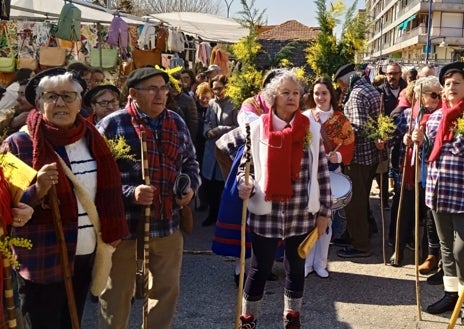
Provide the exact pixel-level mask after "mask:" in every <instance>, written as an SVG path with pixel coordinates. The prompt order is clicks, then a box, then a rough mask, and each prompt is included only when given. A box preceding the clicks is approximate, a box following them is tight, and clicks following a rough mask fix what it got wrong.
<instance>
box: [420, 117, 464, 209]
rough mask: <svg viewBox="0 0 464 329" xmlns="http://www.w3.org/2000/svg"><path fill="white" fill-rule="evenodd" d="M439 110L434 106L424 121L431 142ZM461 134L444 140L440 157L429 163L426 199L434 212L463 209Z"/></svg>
mask: <svg viewBox="0 0 464 329" xmlns="http://www.w3.org/2000/svg"><path fill="white" fill-rule="evenodd" d="M442 116H443V112H442V110H441V109H440V110H436V111H435V112H434V113H433V114H432V115H431V116H430V118H429V120H428V121H427V129H426V134H427V136H428V138H429V139H430V144H431V145H433V143H434V141H435V137H436V134H437V130H438V126H439V124H440V120H441V119H442ZM463 159H464V137H463V136H462V135H455V136H454V138H453V139H452V140H451V141H449V142H444V143H443V146H442V149H441V153H440V155H439V157H438V158H437V159H436V160H435V161H434V162H432V163H429V166H428V170H427V185H426V190H425V203H426V204H427V206H428V207H429V208H431V209H432V210H434V211H436V212H445V213H463V212H464V188H463V186H464V161H463Z"/></svg>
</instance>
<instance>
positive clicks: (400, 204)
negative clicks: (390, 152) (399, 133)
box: [393, 88, 422, 265]
mask: <svg viewBox="0 0 464 329" xmlns="http://www.w3.org/2000/svg"><path fill="white" fill-rule="evenodd" d="M421 89H422V88H421ZM414 106H415V95H414V101H413V103H412V106H411V114H410V116H409V127H408V134H411V131H412V120H413V113H414ZM407 154H408V147H406V151H405V153H404V160H403V170H402V173H401V186H400V199H399V201H398V212H397V214H396V229H395V253H394V256H395V257H393V264H394V265H398V262H399V251H400V224H401V210H402V208H403V196H404V182H405V177H404V176H405V172H406V166H407V164H408V156H407Z"/></svg>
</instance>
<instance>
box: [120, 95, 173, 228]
mask: <svg viewBox="0 0 464 329" xmlns="http://www.w3.org/2000/svg"><path fill="white" fill-rule="evenodd" d="M126 111H127V112H128V113H129V114H130V115H131V117H132V125H133V126H134V129H135V131H136V132H137V135H138V136H139V138H140V133H141V131H144V132H145V136H146V140H147V150H148V152H147V153H148V154H147V157H148V169H149V172H150V180H151V184H152V185H153V186H155V187H156V190H155V196H154V198H153V209H152V210H154V211H151V214H152V217H153V218H154V219H155V220H159V219H162V218H164V219H172V208H173V201H174V193H173V191H172V188H173V186H174V181H175V180H176V177H177V170H176V164H175V163H174V161H173V159H176V158H177V154H178V152H179V147H180V141H179V137H178V136H177V132H178V128H177V125H176V123H175V121H174V120H172V119H169V117H168V114H169V112H168V111H167V110H165V111H164V112H163V113H161V114H160V119H161V118H162V116H164V118H162V119H161V120H162V125H161V128H160V129H161V134H160V137H159V138H158V140H157V139H156V138H155V136H154V135H153V130H152V129H151V128H150V127H148V128H147V127H146V123H145V121H144V120H143V119H142V118H141V117H140V114H139V113H138V112H137V109H136V106H135V104H134V102H133V101H132V99H131V98H130V97H129V98H128V101H127V104H126Z"/></svg>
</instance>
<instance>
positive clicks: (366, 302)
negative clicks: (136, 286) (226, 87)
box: [82, 188, 461, 329]
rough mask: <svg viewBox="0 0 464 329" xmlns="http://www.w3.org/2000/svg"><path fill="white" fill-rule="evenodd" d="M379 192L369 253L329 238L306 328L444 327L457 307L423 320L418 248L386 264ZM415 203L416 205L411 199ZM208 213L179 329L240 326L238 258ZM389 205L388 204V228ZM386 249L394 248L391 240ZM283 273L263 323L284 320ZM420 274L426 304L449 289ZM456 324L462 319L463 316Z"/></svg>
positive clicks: (311, 280)
mask: <svg viewBox="0 0 464 329" xmlns="http://www.w3.org/2000/svg"><path fill="white" fill-rule="evenodd" d="M373 191H374V193H373V195H372V198H371V207H372V209H373V212H374V215H375V217H376V220H377V223H378V227H379V233H377V234H374V235H373V237H372V250H373V255H372V256H371V257H369V258H359V259H352V260H346V259H342V258H339V257H337V256H336V251H337V250H338V249H339V248H338V247H335V246H331V247H330V254H329V271H330V277H329V278H328V279H320V278H318V277H316V276H315V275H310V276H309V277H308V278H307V279H306V289H305V294H304V305H303V308H302V328H305V329H307V328H321V329H325V328H327V329H329V328H330V329H336V328H340V329H342V328H343V329H345V328H353V329H372V328H388V329H390V328H391V329H397V328H408V329H409V328H420V329H435V328H446V327H447V323H448V320H449V317H450V316H451V312H448V313H445V314H443V315H430V314H427V313H425V312H421V316H422V321H418V309H417V305H416V283H415V271H414V254H413V252H411V251H409V250H406V251H405V264H406V265H405V266H403V267H400V268H394V267H391V266H387V265H384V264H383V257H382V254H383V253H382V232H381V227H382V226H381V219H380V218H381V217H380V211H379V199H378V196H377V195H375V194H376V193H375V188H374V189H373ZM411 206H412V205H411ZM205 217H206V213H197V214H196V227H195V230H194V233H192V234H191V235H189V236H186V237H185V252H184V262H183V270H182V279H181V280H182V287H181V296H180V299H179V306H178V312H177V314H176V319H175V323H174V327H173V328H174V329H193V328H205V329H232V328H234V319H235V309H236V299H237V289H236V288H235V283H234V281H233V266H234V265H233V261H234V259H231V258H228V257H221V256H216V255H214V254H212V253H211V252H210V250H211V249H210V247H211V240H212V237H213V231H214V228H213V227H206V228H204V227H201V225H200V223H201V222H202V220H203V219H204V218H205ZM389 218H390V212H389V211H385V227H386V228H388V223H389ZM386 250H387V252H386V255H387V256H386V257H387V259H388V257H389V256H390V254H391V252H392V251H391V248H389V247H387V249H386ZM274 272H275V273H276V274H277V275H278V276H279V280H278V281H275V282H269V281H268V282H267V285H266V292H265V297H264V300H263V303H262V308H261V314H260V316H259V320H258V326H257V327H258V328H264V329H274V328H282V327H283V326H282V320H281V313H282V308H283V293H282V291H283V278H284V269H283V266H282V263H276V265H274ZM425 280H426V277H425V276H420V284H419V287H420V304H421V305H422V308H423V309H425V308H426V307H427V305H429V304H430V303H432V302H434V301H436V300H438V299H439V298H441V297H442V295H443V290H442V289H443V286H442V285H438V286H431V285H428V284H427V283H426V282H425ZM96 305H97V304H93V303H91V302H88V303H87V307H86V311H85V315H84V319H83V326H82V328H83V329H93V328H97V307H96ZM141 312H142V311H141V303H140V301H136V302H135V303H134V305H133V312H132V318H131V322H130V327H129V328H130V329H132V328H140V323H141ZM456 327H461V325H460V323H459V321H458V323H457V325H456Z"/></svg>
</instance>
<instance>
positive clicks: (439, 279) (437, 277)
mask: <svg viewBox="0 0 464 329" xmlns="http://www.w3.org/2000/svg"><path fill="white" fill-rule="evenodd" d="M427 283H428V284H430V285H433V286H435V285H438V284H443V270H442V269H441V267H439V268H438V271H437V272H436V273H435V274H433V275H431V276H429V277H428V278H427Z"/></svg>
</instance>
